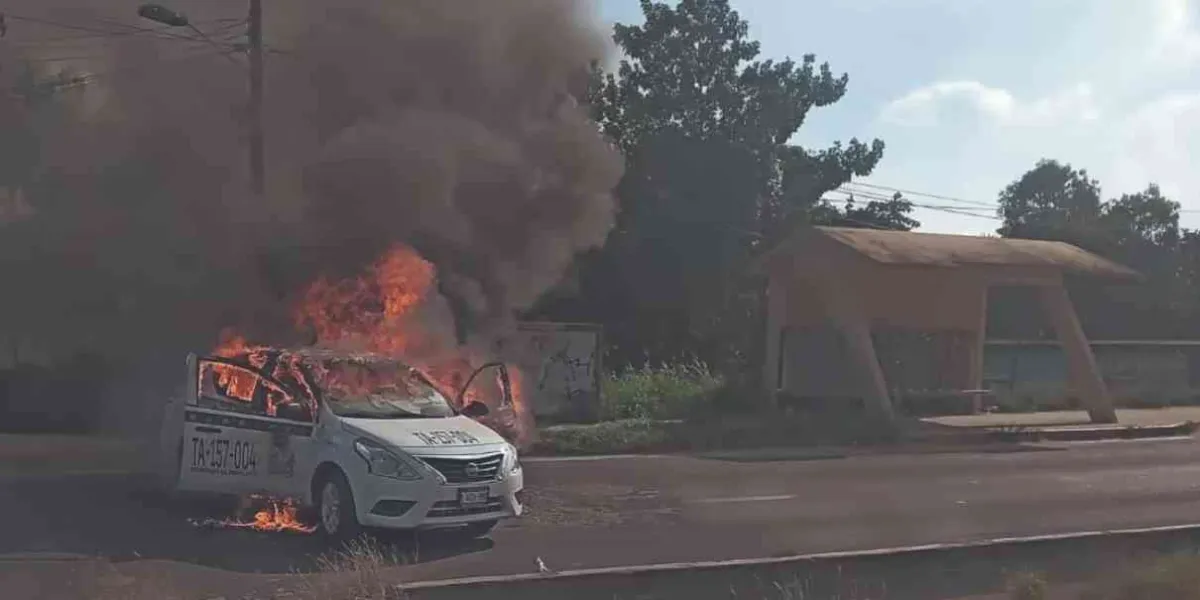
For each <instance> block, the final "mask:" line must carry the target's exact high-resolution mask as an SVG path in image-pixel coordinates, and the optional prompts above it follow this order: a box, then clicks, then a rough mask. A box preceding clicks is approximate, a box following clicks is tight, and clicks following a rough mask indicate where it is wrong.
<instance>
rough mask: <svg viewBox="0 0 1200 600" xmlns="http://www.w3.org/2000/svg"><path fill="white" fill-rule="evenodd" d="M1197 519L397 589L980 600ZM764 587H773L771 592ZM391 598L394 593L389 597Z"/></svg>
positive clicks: (1103, 562) (1154, 549)
mask: <svg viewBox="0 0 1200 600" xmlns="http://www.w3.org/2000/svg"><path fill="white" fill-rule="evenodd" d="M1198 543H1200V523H1196V524H1187V525H1175V526H1164V527H1145V528H1133V529H1115V530H1104V531H1083V532H1072V533H1061V534H1046V535H1034V536H1025V537H998V538H990V539H983V540H975V541H969V542H957V543H955V542H952V543H940V544H927V545H917V546H902V547H892V548H878V549H871V550H859V551H843V552H824V553H814V554H798V555H794V556H782V557H780V556H776V557H763V558H755V559H735V560H721V561H706V562H678V563H665V564H647V565H634V566H619V567H607V568H595V569H578V570H569V571H560V572H545V573H522V574H513V575H496V576H479V577H465V578H456V579H444V580H431V581H418V582H410V583H407V584H401V585H396V586H393V587H391V588H390V591H391V592H392V593H394V594H395V597H396V598H405V599H406V600H482V599H485V598H487V599H490V598H507V597H513V598H523V599H525V600H561V599H562V598H564V597H570V598H573V599H574V600H611V599H612V598H639V599H646V600H660V599H666V598H693V599H700V600H708V599H709V598H712V599H714V600H716V599H717V598H729V597H731V596H730V594H732V595H733V597H742V592H748V593H747V594H746V597H774V596H771V594H777V593H778V590H779V589H783V588H781V587H779V586H781V585H784V586H789V588H790V586H791V585H794V583H795V582H803V585H804V588H805V594H804V596H803V597H810V596H811V597H820V598H823V597H831V598H832V597H843V596H844V595H845V594H846V593H857V594H861V593H863V592H864V591H866V592H867V593H870V594H871V595H870V596H866V597H875V595H874V592H873V591H869V588H874V587H878V589H879V591H880V592H881V593H886V595H887V597H888V598H895V599H897V600H910V599H911V600H918V599H919V600H928V599H930V598H962V597H975V596H977V595H979V594H989V593H995V592H996V591H997V590H1002V589H1004V586H1005V585H1006V582H1007V580H1008V575H1009V574H1011V573H1013V572H1019V571H1025V570H1028V569H1030V568H1031V567H1032V566H1036V568H1037V570H1038V572H1042V573H1045V574H1047V576H1049V577H1055V578H1060V577H1062V578H1063V580H1072V581H1081V580H1085V579H1090V578H1092V577H1094V576H1095V574H1096V573H1097V572H1105V571H1106V570H1111V569H1112V568H1113V565H1114V564H1127V563H1128V562H1129V561H1132V560H1144V559H1146V558H1147V557H1150V556H1162V555H1168V554H1172V553H1175V552H1184V551H1190V552H1194V551H1195V548H1196V547H1197V544H1198ZM764 585H765V586H766V587H764ZM389 597H393V596H391V595H390V594H389Z"/></svg>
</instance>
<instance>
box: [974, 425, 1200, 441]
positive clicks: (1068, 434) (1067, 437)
mask: <svg viewBox="0 0 1200 600" xmlns="http://www.w3.org/2000/svg"><path fill="white" fill-rule="evenodd" d="M1196 428H1197V424H1196V423H1193V422H1191V421H1186V422H1182V423H1175V424H1171V425H1149V426H1137V425H1130V426H1121V425H1105V426H1098V427H1037V428H1034V427H1029V428H1021V427H1014V428H1009V429H1003V428H989V429H988V434H989V436H990V437H993V438H994V439H999V440H1004V441H1007V442H1075V441H1095V440H1140V439H1148V438H1158V437H1179V436H1190V435H1192V434H1193V433H1194V432H1195V431H1196Z"/></svg>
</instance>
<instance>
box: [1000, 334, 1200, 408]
mask: <svg viewBox="0 0 1200 600" xmlns="http://www.w3.org/2000/svg"><path fill="white" fill-rule="evenodd" d="M1092 352H1093V353H1095V355H1096V362H1097V364H1098V365H1099V367H1100V372H1101V374H1102V375H1103V377H1104V381H1105V383H1106V384H1107V385H1108V388H1109V391H1110V393H1111V394H1112V395H1113V397H1114V398H1116V399H1117V400H1118V401H1121V402H1123V403H1126V404H1137V403H1148V404H1156V403H1162V402H1181V401H1190V399H1191V398H1194V397H1197V396H1200V385H1197V381H1196V379H1197V378H1200V373H1197V372H1194V370H1193V366H1195V365H1197V364H1198V363H1200V360H1198V359H1200V345H1193V344H1170V343H1154V344H1137V343H1113V342H1105V341H1098V342H1093V343H1092ZM1066 372H1067V367H1066V358H1065V356H1064V354H1063V352H1062V349H1061V348H1060V347H1059V346H1058V345H1057V344H1053V343H1044V344H1043V343H1036V344H1013V343H1006V342H995V343H988V344H987V345H986V346H985V350H984V381H985V387H989V388H990V389H992V390H995V391H996V392H997V399H998V400H999V401H1000V402H1001V403H1003V404H1009V405H1014V406H1022V405H1028V404H1042V405H1058V404H1065V403H1066V402H1067V397H1068V392H1067V384H1066Z"/></svg>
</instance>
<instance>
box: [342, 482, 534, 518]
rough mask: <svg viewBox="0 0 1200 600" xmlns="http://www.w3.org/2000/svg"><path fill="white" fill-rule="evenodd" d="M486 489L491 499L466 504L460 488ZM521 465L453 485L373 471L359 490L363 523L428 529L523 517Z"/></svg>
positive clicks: (358, 505)
mask: <svg viewBox="0 0 1200 600" xmlns="http://www.w3.org/2000/svg"><path fill="white" fill-rule="evenodd" d="M485 489H486V490H487V501H486V502H481V503H471V504H464V503H463V502H462V501H461V500H462V498H461V496H460V493H461V492H462V491H464V490H467V491H482V490H485ZM522 489H524V473H523V471H522V470H520V469H518V470H516V471H514V472H513V473H511V474H509V475H508V476H506V477H504V478H503V479H501V480H498V481H491V482H486V483H484V482H481V483H475V484H448V483H442V482H441V481H436V480H432V479H425V480H421V481H415V482H403V481H395V480H391V479H386V478H383V477H373V476H369V477H366V478H364V479H363V480H362V484H361V485H360V486H359V489H358V490H355V495H354V496H355V498H354V500H355V504H356V508H357V511H358V520H359V523H362V524H363V525H365V526H367V527H378V528H383V529H424V528H437V527H451V526H455V525H464V524H468V523H474V522H476V521H491V520H496V519H505V518H511V517H519V516H521V512H522V511H523V510H524V507H522V505H521V502H520V499H519V494H520V492H521V490H522Z"/></svg>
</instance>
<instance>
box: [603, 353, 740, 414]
mask: <svg viewBox="0 0 1200 600" xmlns="http://www.w3.org/2000/svg"><path fill="white" fill-rule="evenodd" d="M723 385H724V380H723V379H722V378H721V376H720V375H717V374H715V373H713V372H712V370H711V369H709V367H708V365H706V364H705V363H703V362H701V361H692V362H686V363H674V364H664V365H658V366H653V365H649V364H647V365H644V366H642V367H641V368H628V369H625V370H623V371H620V372H617V373H613V374H611V375H609V376H608V377H607V378H605V379H604V382H603V384H602V388H601V406H600V419H601V420H604V421H616V420H624V419H646V420H671V419H687V418H691V417H696V416H699V415H702V414H705V413H707V412H709V411H710V410H711V409H712V406H713V403H714V400H715V398H716V396H717V394H718V393H719V392H720V390H721V388H722V386H723Z"/></svg>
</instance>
